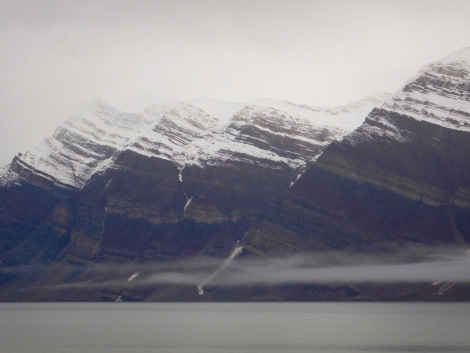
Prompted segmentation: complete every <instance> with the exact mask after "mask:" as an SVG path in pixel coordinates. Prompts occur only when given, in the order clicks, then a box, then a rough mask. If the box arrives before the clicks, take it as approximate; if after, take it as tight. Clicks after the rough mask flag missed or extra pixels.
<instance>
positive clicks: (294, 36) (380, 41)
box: [0, 0, 470, 165]
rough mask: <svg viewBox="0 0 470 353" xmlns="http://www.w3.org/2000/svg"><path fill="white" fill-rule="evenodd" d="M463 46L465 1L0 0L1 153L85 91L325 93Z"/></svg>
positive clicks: (385, 80)
mask: <svg viewBox="0 0 470 353" xmlns="http://www.w3.org/2000/svg"><path fill="white" fill-rule="evenodd" d="M469 45H470V2H469V1H466V0H462V1H459V0H445V1H432V0H427V1H418V0H415V1H413V0H406V1H401V0H394V1H378V0H374V1H372V0H370V1H369V0H364V1H359V0H343V1H335V0H327V1H326V0H324V1H315V0H310V1H307V0H304V1H302V0H272V1H268V0H249V1H245V0H213V1H209V0H207V1H202V0H187V1H182V0H168V1H166V0H155V1H144V0H141V1H139V0H133V1H125V0H108V1H107V0H104V1H100V0H93V1H90V0H81V1H63V0H57V1H54V0H41V1H36V0H31V1H25V0H11V1H8V0H0V77H1V79H0V94H1V104H0V134H1V135H0V141H1V145H0V164H1V165H3V164H6V163H8V162H9V161H10V160H11V159H12V158H13V156H14V155H15V154H16V153H18V152H24V151H25V150H27V149H29V148H31V147H33V146H35V145H37V144H38V143H39V142H40V141H41V140H42V139H43V138H45V137H47V136H49V135H51V134H52V132H53V131H54V128H55V127H56V126H57V125H58V124H60V123H61V122H63V121H64V120H66V119H67V118H69V117H70V116H71V115H72V114H74V113H76V112H79V111H80V110H82V109H83V107H85V106H86V104H87V103H88V102H90V101H91V100H93V99H95V98H98V99H103V100H104V101H106V102H108V103H110V104H112V105H114V106H116V107H117V108H120V109H122V110H125V111H133V112H139V111H143V110H144V108H145V107H146V106H148V105H151V104H153V103H160V102H166V101H169V100H172V99H191V98H196V97H199V96H211V97H216V98H222V99H226V100H232V101H240V102H246V101H250V100H255V99H257V98H264V97H271V98H279V99H285V100H290V101H293V102H297V103H304V104H310V105H318V106H329V105H338V104H344V103H347V102H350V101H353V100H356V99H359V98H362V97H364V96H366V95H368V94H370V93H374V92H378V91H391V92H393V91H395V90H397V89H399V88H400V87H401V86H402V84H403V83H404V81H406V80H407V79H408V78H409V77H411V76H413V75H414V74H415V73H416V72H417V70H419V69H420V68H421V66H423V65H424V64H426V63H428V62H430V61H433V60H435V59H438V58H440V57H443V56H446V55H448V54H450V53H451V52H453V51H455V50H457V49H459V48H461V47H464V46H469Z"/></svg>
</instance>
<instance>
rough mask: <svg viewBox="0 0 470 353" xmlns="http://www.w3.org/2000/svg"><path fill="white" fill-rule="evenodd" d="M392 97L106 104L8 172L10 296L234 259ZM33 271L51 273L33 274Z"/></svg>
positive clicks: (4, 202)
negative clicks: (247, 237) (299, 185)
mask: <svg viewBox="0 0 470 353" xmlns="http://www.w3.org/2000/svg"><path fill="white" fill-rule="evenodd" d="M383 97H384V95H378V96H373V97H369V98H366V99H364V100H362V101H359V102H355V103H352V104H349V105H346V106H341V107H336V108H313V107H309V106H306V105H297V104H294V103H290V102H284V101H277V100H268V99H264V100H259V101H256V102H252V103H249V104H237V103H230V102H224V101H220V100H215V99H210V98H199V99H196V100H194V101H193V102H173V103H171V104H168V105H155V106H151V107H149V108H147V109H146V110H145V111H144V113H142V114H128V113H123V112H120V111H118V110H117V109H115V108H113V107H111V106H109V105H107V104H106V103H104V102H101V101H96V102H94V103H93V104H92V105H91V106H90V107H89V108H88V109H87V110H86V111H85V112H83V113H81V114H79V115H76V116H73V117H72V118H71V119H69V120H68V121H66V122H65V123H64V124H63V125H62V126H60V127H59V128H58V129H57V130H56V131H55V133H54V135H53V136H52V137H50V138H48V139H46V140H45V141H44V142H43V143H41V144H40V145H39V146H38V147H37V148H36V149H34V150H31V151H28V152H26V153H24V154H18V155H17V156H16V157H15V158H14V159H13V161H12V162H11V164H10V165H9V166H7V167H6V168H4V170H3V172H2V174H1V177H0V185H1V189H0V202H1V211H0V241H1V244H2V254H1V261H2V265H3V267H4V268H5V270H4V271H3V274H4V275H5V273H7V274H8V275H5V276H4V280H3V281H2V283H4V288H5V290H6V293H7V294H5V295H4V297H5V298H10V299H11V298H12V297H14V298H15V299H18V300H22V299H23V300H34V299H43V297H41V295H42V296H47V297H48V298H51V294H50V293H49V294H47V295H46V294H44V293H42V292H41V293H42V294H37V293H36V292H35V291H34V290H33V292H32V293H35V294H31V293H30V292H28V291H26V292H25V291H22V293H21V296H19V293H18V290H16V289H15V288H19V287H20V286H21V287H30V286H33V283H35V281H38V280H39V281H40V282H41V283H42V282H44V283H46V284H48V285H49V284H57V283H62V282H64V283H67V282H68V281H71V280H72V279H73V278H74V275H73V273H77V271H78V273H80V272H81V271H83V272H84V273H85V274H82V275H80V276H81V277H80V276H79V278H82V277H83V278H85V277H86V275H87V274H88V272H89V271H91V270H90V268H91V266H93V265H94V264H97V263H107V262H111V263H117V264H124V263H128V262H133V261H134V262H135V261H138V262H152V261H171V260H175V259H180V258H185V257H188V256H196V255H201V254H202V255H207V256H216V257H217V256H218V257H223V256H226V254H227V253H228V252H230V250H231V248H232V246H233V243H234V242H235V241H236V240H239V239H240V238H241V237H242V236H243V234H245V233H246V232H247V231H248V229H249V228H250V227H251V225H252V224H253V222H254V220H255V219H257V217H259V216H260V214H261V213H262V212H263V211H264V210H265V208H266V207H267V206H268V205H269V203H270V200H271V198H272V197H273V196H274V195H276V194H278V193H279V192H280V191H282V190H283V189H286V188H287V187H288V186H289V185H291V184H292V183H294V181H295V179H296V178H297V175H298V174H299V173H300V170H302V168H304V166H305V165H306V163H307V161H309V160H314V159H315V158H316V157H317V156H318V155H319V154H320V153H321V151H322V150H323V149H324V147H325V146H327V145H328V144H329V143H330V142H331V141H333V140H335V139H340V138H341V137H342V136H343V135H344V134H346V133H347V132H349V131H351V130H352V129H353V128H354V127H356V126H358V125H359V124H360V123H361V121H362V120H363V117H364V116H365V115H366V114H367V112H368V111H370V110H371V109H372V107H373V106H374V105H375V104H376V103H377V102H381V101H383ZM25 266H35V268H36V269H37V268H41V269H42V270H41V271H43V272H41V273H40V274H38V273H36V272H34V275H32V277H31V278H29V277H28V276H26V275H25V274H23V272H22V269H24V268H25ZM78 269H79V270H78ZM52 272H54V273H55V274H54V275H51V273H52ZM57 272H59V273H60V275H59V274H57ZM84 276H85V277H84ZM51 277H57V278H56V279H54V280H52V281H51ZM30 280H31V281H33V282H31V283H30V282H29V281H30ZM75 292H76V291H75ZM8 293H9V294H8ZM11 293H14V294H11ZM25 293H26V294H25ZM61 295H62V294H61ZM70 295H72V294H70V293H66V294H63V296H64V297H60V296H59V297H57V298H58V299H63V298H68V296H70ZM38 296H39V297H38ZM102 296H103V294H102V293H101V292H99V293H98V294H93V295H91V296H90V294H73V297H72V298H74V299H77V298H79V299H87V298H88V299H93V300H100V298H102Z"/></svg>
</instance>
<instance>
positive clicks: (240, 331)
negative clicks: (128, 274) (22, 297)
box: [0, 303, 470, 353]
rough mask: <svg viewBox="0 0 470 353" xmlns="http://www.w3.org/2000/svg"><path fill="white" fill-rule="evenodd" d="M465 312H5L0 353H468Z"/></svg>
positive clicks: (347, 306)
mask: <svg viewBox="0 0 470 353" xmlns="http://www.w3.org/2000/svg"><path fill="white" fill-rule="evenodd" d="M469 328H470V304H466V303H465V304H462V303H444V304H442V303H439V304H438V303H210V304H209V303H204V304H202V303H23V304H19V303H18V304H17V303H15V304H13V303H2V304H0V352H2V353H19V352H21V353H33V352H34V353H43V352H44V353H79V352H80V353H81V352H87V353H90V352H100V353H119V352H162V353H165V352H168V353H190V352H191V353H200V352H201V353H202V352H220V353H235V352H246V353H248V352H259V353H267V352H327V353H345V352H348V353H354V352H371V353H375V352H426V353H429V352H465V353H468V352H470V330H469Z"/></svg>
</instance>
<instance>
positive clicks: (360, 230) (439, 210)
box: [248, 109, 470, 255]
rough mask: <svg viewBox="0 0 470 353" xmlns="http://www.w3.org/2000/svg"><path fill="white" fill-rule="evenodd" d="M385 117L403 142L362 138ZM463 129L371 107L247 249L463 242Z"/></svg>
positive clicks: (468, 235) (466, 235) (466, 137)
mask: <svg viewBox="0 0 470 353" xmlns="http://www.w3.org/2000/svg"><path fill="white" fill-rule="evenodd" d="M379 119H387V121H390V122H392V123H393V125H394V126H396V127H397V128H398V129H399V130H400V131H403V134H404V135H406V142H401V141H397V140H396V139H392V138H386V137H385V138H380V139H369V138H364V135H365V134H366V133H367V131H368V129H369V127H370V126H371V125H372V126H373V125H376V124H377V120H379ZM469 166H470V134H469V133H468V132H462V131H456V130H451V129H445V128H442V127H440V126H437V125H434V124H429V123H427V122H419V121H416V120H415V119H411V118H409V117H406V116H403V115H399V114H396V113H393V112H388V111H386V110H379V109H377V110H374V111H373V112H372V113H371V115H370V116H369V117H368V118H367V119H366V122H365V123H364V125H363V126H362V127H361V128H359V129H358V130H356V131H355V132H354V133H353V134H351V135H350V136H348V137H347V138H345V139H344V140H343V141H342V142H338V143H332V144H331V145H330V146H329V147H328V148H327V149H326V150H325V151H324V153H323V155H322V156H321V157H320V158H319V160H318V162H316V163H313V164H311V165H310V166H309V167H308V168H307V170H306V172H305V173H304V174H303V175H302V177H301V178H300V179H299V181H298V182H297V183H296V184H295V185H294V186H293V187H292V188H291V189H289V191H287V192H285V193H284V194H283V195H282V196H281V197H279V198H278V199H276V201H275V202H274V203H273V206H272V207H271V209H270V211H269V212H268V213H267V216H266V219H265V220H264V221H263V222H262V223H261V225H260V226H259V227H257V228H256V229H253V230H251V231H250V234H249V235H248V239H249V240H248V242H249V243H250V246H249V248H250V249H252V251H253V252H256V253H261V254H276V255H281V254H285V253H286V252H292V253H295V252H297V251H299V250H302V249H309V250H321V249H345V250H356V251H357V250H361V251H377V250H382V251H392V250H393V249H394V248H397V247H399V246H402V245H404V244H405V243H408V242H411V243H420V244H429V245H443V244H462V245H463V244H467V243H468V242H469V240H470V228H469V221H468V220H469V219H470V207H469V206H470V204H469V197H468V195H469V191H470V179H469V178H468V175H470V174H468V173H469V171H470V170H469Z"/></svg>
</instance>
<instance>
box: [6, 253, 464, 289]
mask: <svg viewBox="0 0 470 353" xmlns="http://www.w3.org/2000/svg"><path fill="white" fill-rule="evenodd" d="M226 265H227V260H226V259H220V258H219V259H215V258H209V257H202V256H199V257H194V258H188V259H183V260H178V261H166V262H146V263H141V264H136V263H132V264H122V265H116V264H112V265H111V264H100V263H95V264H92V265H89V268H88V272H89V273H88V275H87V278H89V279H87V280H86V281H79V282H74V283H67V284H62V285H60V286H61V287H83V286H96V287H106V286H124V285H125V286H131V285H132V286H137V285H165V284H180V285H194V286H200V285H201V283H203V284H204V285H208V284H211V285H219V286H225V285H230V286H234V285H257V286H259V285H283V284H309V283H311V284H314V283H333V282H336V283H338V282H349V283H352V282H386V283H391V282H430V283H434V282H470V256H469V253H468V251H467V250H462V249H449V248H446V249H442V248H441V249H435V248H433V249H424V250H423V249H417V248H414V249H408V250H403V251H400V252H397V253H393V254H371V253H351V252H322V253H305V254H299V255H295V256H290V257H285V258H253V257H250V256H246V257H245V256H238V257H236V258H233V261H231V262H230V263H229V265H228V266H226ZM34 270H35V269H34V268H33V267H31V266H28V267H22V268H6V269H1V270H0V271H1V273H3V274H4V275H7V274H11V273H13V272H16V273H18V272H25V271H34ZM93 274H96V277H93ZM100 279H103V280H100Z"/></svg>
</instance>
